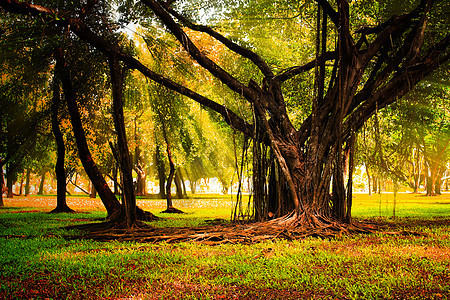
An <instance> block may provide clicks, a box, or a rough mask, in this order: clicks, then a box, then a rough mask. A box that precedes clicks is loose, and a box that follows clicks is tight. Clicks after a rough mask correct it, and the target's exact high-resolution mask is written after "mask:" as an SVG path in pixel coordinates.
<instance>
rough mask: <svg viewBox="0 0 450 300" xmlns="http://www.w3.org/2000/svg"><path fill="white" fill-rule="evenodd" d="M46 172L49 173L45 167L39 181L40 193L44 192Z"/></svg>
mask: <svg viewBox="0 0 450 300" xmlns="http://www.w3.org/2000/svg"><path fill="white" fill-rule="evenodd" d="M45 174H47V170H46V168H45V167H44V168H43V169H42V171H41V181H40V182H39V189H38V192H37V194H38V195H43V194H44V184H45Z"/></svg>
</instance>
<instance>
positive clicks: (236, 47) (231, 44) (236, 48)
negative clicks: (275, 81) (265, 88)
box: [164, 4, 274, 77]
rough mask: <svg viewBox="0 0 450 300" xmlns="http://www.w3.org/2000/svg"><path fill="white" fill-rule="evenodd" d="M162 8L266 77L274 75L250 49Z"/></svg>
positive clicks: (165, 6) (168, 8) (166, 6)
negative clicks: (247, 62) (251, 64)
mask: <svg viewBox="0 0 450 300" xmlns="http://www.w3.org/2000/svg"><path fill="white" fill-rule="evenodd" d="M164 8H165V9H166V10H167V11H168V12H169V13H170V14H171V15H172V16H174V17H175V18H177V19H178V20H179V21H180V22H181V23H182V24H183V25H184V26H187V27H188V28H190V29H192V30H195V31H199V32H203V33H206V34H208V35H210V36H211V37H213V38H215V39H216V40H218V41H219V42H221V43H222V44H224V45H225V46H226V47H227V48H228V49H230V50H231V51H233V52H235V53H237V54H239V55H241V56H243V57H245V58H248V59H249V60H250V61H252V62H253V63H254V64H255V65H256V66H257V67H258V68H259V69H260V70H261V72H262V73H263V75H264V76H266V77H273V76H274V74H273V72H272V69H271V68H270V67H269V66H268V65H267V63H266V62H265V61H264V60H263V59H262V58H261V57H260V56H259V55H258V54H256V53H255V52H253V51H251V50H250V49H247V48H244V47H242V46H240V45H238V44H236V43H235V42H233V41H231V40H230V39H228V38H226V37H224V36H223V35H221V34H220V33H218V32H217V31H215V30H213V29H212V28H211V27H208V26H204V25H198V24H194V23H192V22H191V21H190V20H188V19H187V18H185V17H184V16H182V15H181V14H179V13H178V12H176V11H175V10H173V9H172V8H170V7H169V6H168V5H165V4H164Z"/></svg>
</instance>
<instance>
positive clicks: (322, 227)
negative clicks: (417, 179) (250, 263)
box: [68, 213, 423, 245]
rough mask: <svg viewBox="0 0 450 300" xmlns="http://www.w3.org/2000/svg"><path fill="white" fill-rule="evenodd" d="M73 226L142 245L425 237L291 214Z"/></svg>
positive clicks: (92, 236)
mask: <svg viewBox="0 0 450 300" xmlns="http://www.w3.org/2000/svg"><path fill="white" fill-rule="evenodd" d="M92 225H93V227H92V228H90V227H89V224H85V225H80V226H78V227H77V226H73V227H72V228H78V229H81V230H85V231H87V232H88V233H87V234H86V235H82V236H78V237H76V236H75V237H68V238H69V239H79V238H82V239H93V240H97V241H112V240H117V241H135V242H141V243H158V242H167V243H177V242H187V241H194V242H199V243H203V244H208V245H217V244H224V243H232V244H237V243H240V244H254V243H259V242H262V241H273V240H280V239H285V240H299V239H304V238H306V237H319V238H323V239H329V238H330V239H331V238H335V237H339V236H343V235H353V234H361V233H364V234H370V233H376V232H379V233H382V234H383V233H384V234H387V235H423V233H420V232H413V231H405V230H399V231H395V229H394V230H392V229H391V230H390V231H385V229H386V228H383V226H379V224H375V223H373V222H365V221H353V222H351V223H342V222H339V221H336V220H333V219H327V218H325V217H322V216H314V215H311V214H300V215H297V214H296V213H291V214H289V215H286V216H284V217H281V218H277V219H273V220H270V221H266V222H258V223H247V224H229V223H227V224H224V223H222V224H214V225H212V226H211V225H208V226H202V227H190V228H154V227H152V226H149V225H146V224H143V225H142V226H140V225H139V226H136V227H134V228H132V229H129V230H126V229H123V228H117V227H114V226H109V227H108V225H107V224H105V227H103V228H102V227H101V225H100V224H98V223H97V224H92Z"/></svg>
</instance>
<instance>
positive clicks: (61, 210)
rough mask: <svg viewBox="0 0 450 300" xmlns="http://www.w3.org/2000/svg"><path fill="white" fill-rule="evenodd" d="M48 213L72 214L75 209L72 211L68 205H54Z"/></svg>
mask: <svg viewBox="0 0 450 300" xmlns="http://www.w3.org/2000/svg"><path fill="white" fill-rule="evenodd" d="M50 213H51V214H58V213H68V214H74V213H76V211H74V210H73V209H71V208H70V207H68V206H64V207H56V208H55V209H53V210H52V211H50Z"/></svg>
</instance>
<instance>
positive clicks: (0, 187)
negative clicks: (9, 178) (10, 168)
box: [0, 160, 6, 207]
mask: <svg viewBox="0 0 450 300" xmlns="http://www.w3.org/2000/svg"><path fill="white" fill-rule="evenodd" d="M5 191H6V187H5V178H4V177H3V162H2V161H1V160H0V207H2V206H5V204H4V203H3V193H4V192H5Z"/></svg>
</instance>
